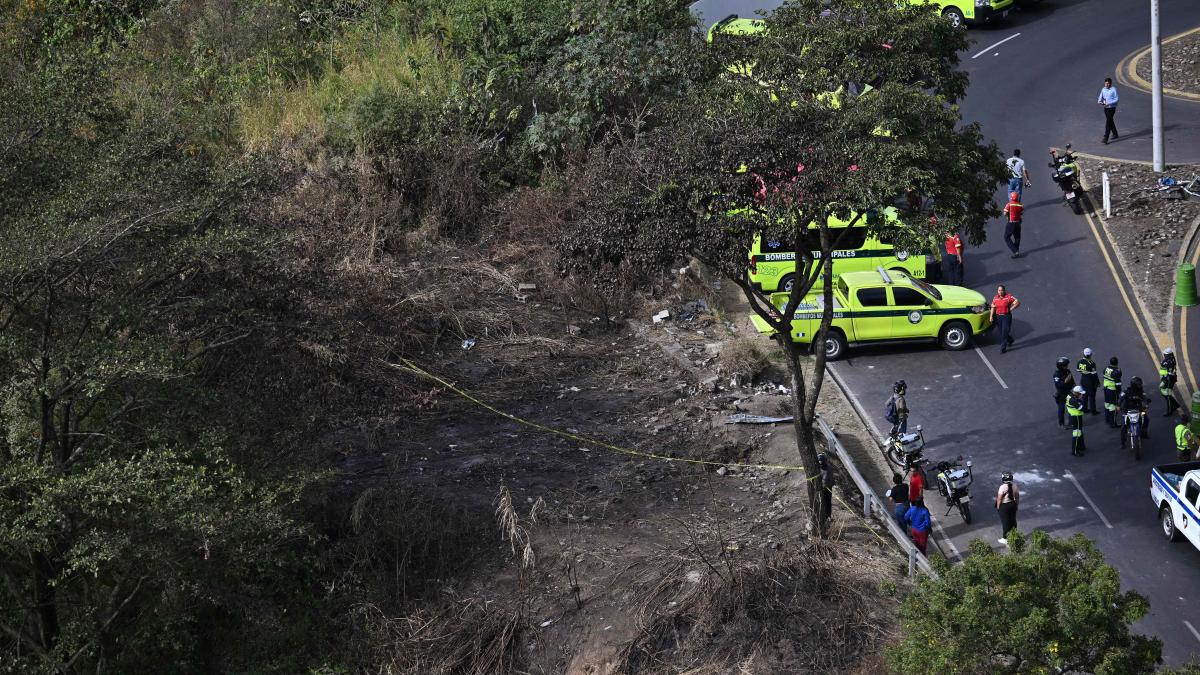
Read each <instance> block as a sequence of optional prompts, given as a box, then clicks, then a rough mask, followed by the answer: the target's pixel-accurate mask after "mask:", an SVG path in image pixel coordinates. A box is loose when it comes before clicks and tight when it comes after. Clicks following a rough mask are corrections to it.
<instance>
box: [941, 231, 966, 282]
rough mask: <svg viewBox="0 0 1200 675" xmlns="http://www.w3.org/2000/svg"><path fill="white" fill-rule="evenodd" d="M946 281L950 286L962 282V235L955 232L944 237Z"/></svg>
mask: <svg viewBox="0 0 1200 675" xmlns="http://www.w3.org/2000/svg"><path fill="white" fill-rule="evenodd" d="M944 260H945V262H946V283H948V284H950V285H951V286H962V282H963V245H962V237H959V236H958V233H957V232H951V233H950V236H949V237H946V257H945V258H944Z"/></svg>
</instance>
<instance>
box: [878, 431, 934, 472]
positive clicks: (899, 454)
mask: <svg viewBox="0 0 1200 675" xmlns="http://www.w3.org/2000/svg"><path fill="white" fill-rule="evenodd" d="M924 449H925V432H924V431H922V430H921V427H917V430H916V432H914V433H906V434H900V433H896V434H891V435H889V436H888V439H887V443H886V444H885V445H884V448H883V456H884V457H885V458H886V459H887V461H889V462H891V463H892V464H894V465H896V466H898V467H900V468H901V469H905V470H908V469H911V468H912V467H913V466H915V465H917V464H919V463H920V462H921V461H923V460H924V458H923V457H922V452H923V451H924Z"/></svg>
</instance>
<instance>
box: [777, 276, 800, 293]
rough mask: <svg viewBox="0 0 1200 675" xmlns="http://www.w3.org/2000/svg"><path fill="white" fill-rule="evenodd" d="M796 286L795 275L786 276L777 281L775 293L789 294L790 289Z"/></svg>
mask: <svg viewBox="0 0 1200 675" xmlns="http://www.w3.org/2000/svg"><path fill="white" fill-rule="evenodd" d="M795 285H796V275H795V274H788V275H786V276H784V277H783V278H782V279H780V280H779V286H777V287H776V288H775V292H776V293H791V292H792V287H793V286H795Z"/></svg>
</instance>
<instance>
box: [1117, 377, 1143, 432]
mask: <svg viewBox="0 0 1200 675" xmlns="http://www.w3.org/2000/svg"><path fill="white" fill-rule="evenodd" d="M1148 410H1150V400H1149V399H1148V398H1147V397H1146V393H1145V392H1144V391H1143V390H1142V378H1140V377H1134V378H1132V379H1130V380H1129V386H1128V387H1125V391H1124V392H1123V393H1122V394H1121V406H1120V414H1121V447H1122V448H1124V447H1125V437H1126V435H1128V434H1127V432H1128V429H1127V428H1126V427H1127V426H1128V425H1129V423H1128V421H1127V420H1126V418H1125V415H1126V413H1130V412H1134V411H1139V412H1141V413H1142V432H1141V433H1140V434H1139V436H1141V437H1142V438H1149V437H1150V432H1149V431H1148V430H1147V428H1146V427H1148V426H1150V425H1149V419H1148V417H1147V415H1146V412H1147V411H1148Z"/></svg>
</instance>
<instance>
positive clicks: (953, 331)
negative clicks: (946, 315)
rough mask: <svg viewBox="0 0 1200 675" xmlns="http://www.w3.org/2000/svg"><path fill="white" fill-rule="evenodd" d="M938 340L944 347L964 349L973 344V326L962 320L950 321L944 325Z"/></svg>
mask: <svg viewBox="0 0 1200 675" xmlns="http://www.w3.org/2000/svg"><path fill="white" fill-rule="evenodd" d="M938 342H940V343H941V345H942V349H946V350H949V351H952V352H957V351H962V350H964V349H966V348H967V347H969V346H971V327H970V326H969V325H967V324H966V323H963V322H962V321H948V322H947V323H946V325H944V326H942V332H941V334H940V335H938Z"/></svg>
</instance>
